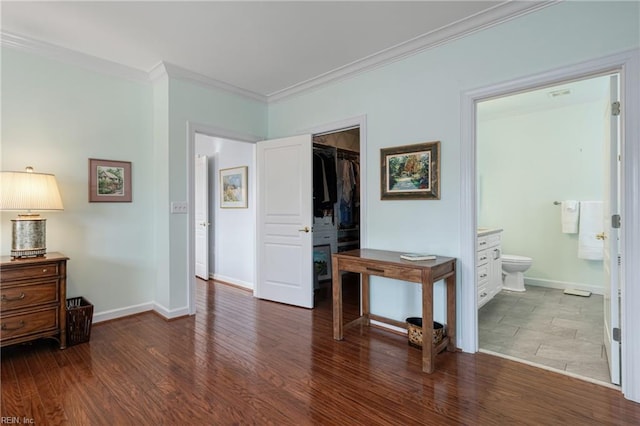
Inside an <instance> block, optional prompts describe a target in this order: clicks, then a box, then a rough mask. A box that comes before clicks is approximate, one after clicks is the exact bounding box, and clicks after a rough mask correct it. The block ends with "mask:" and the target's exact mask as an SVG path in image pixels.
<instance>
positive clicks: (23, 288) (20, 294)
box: [0, 279, 59, 312]
mask: <svg viewBox="0 0 640 426" xmlns="http://www.w3.org/2000/svg"><path fill="white" fill-rule="evenodd" d="M58 294H59V287H58V280H57V279H56V280H51V281H44V282H41V283H38V284H22V285H10V286H4V285H3V287H2V289H0V302H1V305H0V306H1V307H2V312H7V311H10V310H13V309H18V308H22V307H27V306H28V307H35V306H38V305H44V304H47V303H56V302H58Z"/></svg>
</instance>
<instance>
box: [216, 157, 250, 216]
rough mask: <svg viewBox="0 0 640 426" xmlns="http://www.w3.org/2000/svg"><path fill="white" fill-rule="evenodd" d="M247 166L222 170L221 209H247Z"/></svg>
mask: <svg viewBox="0 0 640 426" xmlns="http://www.w3.org/2000/svg"><path fill="white" fill-rule="evenodd" d="M247 206H248V203H247V166H242V167H233V168H230V169H221V170H220V207H221V208H223V209H246V208H247Z"/></svg>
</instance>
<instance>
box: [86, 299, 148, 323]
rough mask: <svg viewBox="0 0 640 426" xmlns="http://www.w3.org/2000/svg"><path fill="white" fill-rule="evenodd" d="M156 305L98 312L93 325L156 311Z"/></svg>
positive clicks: (145, 304)
mask: <svg viewBox="0 0 640 426" xmlns="http://www.w3.org/2000/svg"><path fill="white" fill-rule="evenodd" d="M154 306H155V304H154V303H153V302H149V303H141V304H139V305H133V306H127V307H125V308H118V309H111V310H108V311H103V312H98V313H94V314H93V321H92V323H93V324H97V323H100V322H104V321H110V320H114V319H118V318H123V317H128V316H131V315H137V314H141V313H143V312H150V311H153V310H154Z"/></svg>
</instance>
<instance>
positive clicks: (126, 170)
mask: <svg viewBox="0 0 640 426" xmlns="http://www.w3.org/2000/svg"><path fill="white" fill-rule="evenodd" d="M131 195H132V194H131V162H129V161H115V160H98V159H95V158H89V202H90V203H130V202H131Z"/></svg>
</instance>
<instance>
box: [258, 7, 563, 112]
mask: <svg viewBox="0 0 640 426" xmlns="http://www.w3.org/2000/svg"><path fill="white" fill-rule="evenodd" d="M562 1H564V0H535V1H513V0H509V1H506V2H504V3H501V4H499V5H496V6H494V7H493V8H491V9H488V10H485V11H482V12H479V13H477V14H475V15H473V16H470V17H468V18H465V19H462V20H460V21H457V22H454V23H452V24H450V25H447V26H446V27H442V28H439V29H437V30H434V31H431V32H429V33H426V34H423V35H420V36H418V37H415V38H413V39H411V40H408V41H406V42H403V43H400V44H397V45H395V46H392V47H390V48H388V49H385V50H382V51H380V52H377V53H374V54H372V55H369V56H367V57H365V58H363V59H359V60H357V61H354V62H352V63H350V64H347V65H345V66H342V67H340V68H336V69H335V70H333V71H329V72H326V73H324V74H321V75H319V76H317V77H314V78H311V79H309V80H306V81H303V82H300V83H297V84H294V85H293V86H290V87H288V88H286V89H282V90H279V91H276V92H273V93H270V94H268V95H267V99H268V101H269V102H270V103H271V102H277V101H280V100H283V99H286V98H289V97H292V96H295V95H297V94H299V93H302V92H306V91H308V90H311V89H316V88H319V87H321V86H324V85H328V84H331V83H335V82H337V81H340V80H345V79H347V78H350V77H353V76H355V75H357V74H361V73H365V72H367V71H371V70H373V69H376V68H379V67H382V66H384V65H387V64H390V63H392V62H396V61H399V60H401V59H403V58H406V57H408V56H412V55H415V54H418V53H420V52H422V51H425V50H428V49H432V48H434V47H437V46H440V45H442V44H445V43H449V42H451V41H454V40H457V39H460V38H463V37H466V36H468V35H471V34H473V33H475V32H477V31H481V30H484V29H487V28H491V27H493V26H496V25H499V24H502V23H504V22H506V21H509V20H511V19H515V18H518V17H520V16H523V15H526V14H529V13H532V12H536V11H538V10H540V9H543V8H546V7H548V6H552V5H555V4H558V3H560V2H562Z"/></svg>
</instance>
